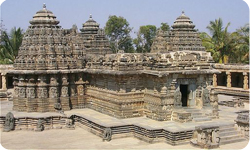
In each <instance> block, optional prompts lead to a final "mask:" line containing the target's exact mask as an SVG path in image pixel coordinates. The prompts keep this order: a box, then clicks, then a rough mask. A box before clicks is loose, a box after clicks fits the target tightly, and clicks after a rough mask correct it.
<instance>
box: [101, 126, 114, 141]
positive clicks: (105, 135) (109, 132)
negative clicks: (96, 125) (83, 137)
mask: <svg viewBox="0 0 250 150" xmlns="http://www.w3.org/2000/svg"><path fill="white" fill-rule="evenodd" d="M102 139H103V141H111V139H112V130H111V128H105V129H104V132H103V138H102Z"/></svg>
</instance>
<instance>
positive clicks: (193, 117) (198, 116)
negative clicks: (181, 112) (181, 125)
mask: <svg viewBox="0 0 250 150" xmlns="http://www.w3.org/2000/svg"><path fill="white" fill-rule="evenodd" d="M191 116H192V117H193V119H194V118H196V119H198V118H204V116H202V115H200V116H198V115H197V116H193V115H191Z"/></svg>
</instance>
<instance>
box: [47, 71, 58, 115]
mask: <svg viewBox="0 0 250 150" xmlns="http://www.w3.org/2000/svg"><path fill="white" fill-rule="evenodd" d="M57 78H58V77H57V75H50V84H49V106H48V110H49V111H56V110H60V109H61V104H60V101H59V88H58V85H59V84H58V81H57V80H58V79H57Z"/></svg>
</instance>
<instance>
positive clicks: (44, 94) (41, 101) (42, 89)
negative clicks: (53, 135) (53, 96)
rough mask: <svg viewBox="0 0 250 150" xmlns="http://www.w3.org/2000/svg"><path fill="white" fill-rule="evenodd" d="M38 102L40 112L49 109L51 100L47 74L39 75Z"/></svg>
mask: <svg viewBox="0 0 250 150" xmlns="http://www.w3.org/2000/svg"><path fill="white" fill-rule="evenodd" d="M37 86H38V87H37V98H38V99H37V104H38V108H37V111H38V112H47V111H49V100H48V87H47V86H48V85H47V81H46V76H45V75H40V76H38V84H37Z"/></svg>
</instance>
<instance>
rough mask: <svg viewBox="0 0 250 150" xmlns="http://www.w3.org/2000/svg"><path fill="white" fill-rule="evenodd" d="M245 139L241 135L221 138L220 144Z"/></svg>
mask: <svg viewBox="0 0 250 150" xmlns="http://www.w3.org/2000/svg"><path fill="white" fill-rule="evenodd" d="M245 140H246V139H245V138H243V137H241V136H237V137H230V138H225V139H223V138H221V141H220V145H225V144H231V143H236V142H242V141H245Z"/></svg>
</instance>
